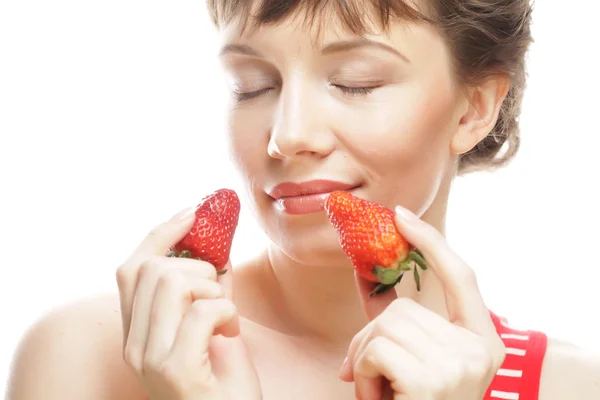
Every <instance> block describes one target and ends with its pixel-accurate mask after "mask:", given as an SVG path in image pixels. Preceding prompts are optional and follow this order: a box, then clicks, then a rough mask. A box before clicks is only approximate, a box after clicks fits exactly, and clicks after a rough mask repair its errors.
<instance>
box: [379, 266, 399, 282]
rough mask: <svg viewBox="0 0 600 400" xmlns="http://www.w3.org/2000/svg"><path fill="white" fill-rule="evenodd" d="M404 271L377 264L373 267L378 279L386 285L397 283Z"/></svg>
mask: <svg viewBox="0 0 600 400" xmlns="http://www.w3.org/2000/svg"><path fill="white" fill-rule="evenodd" d="M403 273H404V271H402V270H401V269H395V268H385V267H382V266H380V265H376V266H375V268H373V275H375V278H377V280H378V281H379V282H380V283H382V284H384V285H395V284H396V282H397V281H398V276H400V275H402V274H403Z"/></svg>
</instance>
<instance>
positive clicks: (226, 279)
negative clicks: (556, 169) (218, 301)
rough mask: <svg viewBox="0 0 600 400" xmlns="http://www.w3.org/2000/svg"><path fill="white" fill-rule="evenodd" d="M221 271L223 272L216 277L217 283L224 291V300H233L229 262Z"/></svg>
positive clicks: (231, 272) (231, 269) (231, 273)
mask: <svg viewBox="0 0 600 400" xmlns="http://www.w3.org/2000/svg"><path fill="white" fill-rule="evenodd" d="M223 271H225V272H224V273H222V274H219V275H218V277H217V282H219V283H220V284H221V285H222V286H223V288H224V289H225V298H226V299H229V300H233V268H232V267H231V261H227V264H225V267H223Z"/></svg>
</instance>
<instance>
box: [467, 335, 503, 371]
mask: <svg viewBox="0 0 600 400" xmlns="http://www.w3.org/2000/svg"><path fill="white" fill-rule="evenodd" d="M495 364H496V363H495V361H494V356H493V353H492V352H491V351H490V349H489V348H488V346H487V345H486V344H485V343H483V342H481V341H478V342H474V343H473V344H472V347H471V356H470V357H469V358H468V359H467V361H466V365H465V375H467V376H468V377H469V378H479V377H482V376H489V375H490V374H493V373H495V369H496V365H495Z"/></svg>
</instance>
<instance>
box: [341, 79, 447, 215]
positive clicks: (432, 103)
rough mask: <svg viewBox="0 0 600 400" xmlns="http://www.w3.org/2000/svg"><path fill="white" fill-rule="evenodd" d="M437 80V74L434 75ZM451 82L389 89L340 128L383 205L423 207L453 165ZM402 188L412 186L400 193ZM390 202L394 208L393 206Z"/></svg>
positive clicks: (418, 84) (416, 84)
mask: <svg viewBox="0 0 600 400" xmlns="http://www.w3.org/2000/svg"><path fill="white" fill-rule="evenodd" d="M429 76H431V75H429ZM448 82H449V81H448V80H445V79H443V78H441V77H440V78H439V79H438V80H434V79H431V80H428V81H425V82H423V81H421V82H411V83H406V84H405V85H404V86H399V87H391V88H389V89H384V90H385V92H382V93H381V94H380V95H379V98H378V99H376V101H373V102H370V103H369V105H368V106H367V107H363V108H361V109H359V111H358V112H355V113H346V116H345V118H344V119H342V118H337V120H338V121H345V122H344V123H343V124H342V125H338V127H339V132H338V135H339V136H340V137H341V138H343V140H344V143H345V145H346V150H347V151H348V152H349V153H350V154H351V155H352V156H353V158H355V159H356V161H357V162H358V163H359V164H360V165H361V166H362V167H363V168H364V169H365V172H366V173H367V174H368V175H369V176H370V177H371V179H372V180H373V181H374V182H373V183H375V184H376V186H377V189H375V190H377V191H386V190H387V191H389V193H378V194H377V197H381V199H380V200H381V201H385V202H390V203H391V204H393V203H396V202H399V199H398V198H397V197H398V196H402V197H403V198H402V199H401V200H400V202H401V203H402V204H403V205H405V206H407V207H411V208H413V210H415V211H416V210H417V209H421V208H423V207H424V206H425V205H426V203H427V202H428V200H429V199H431V197H432V196H434V195H435V192H436V191H437V188H438V187H439V183H440V180H441V179H442V177H443V176H444V175H445V172H446V170H447V166H448V165H449V161H451V157H452V155H451V153H450V140H451V137H452V133H453V129H454V123H453V119H454V118H453V117H454V115H455V112H454V110H455V98H456V97H455V95H454V92H453V90H452V88H451V86H450V84H449V83H448ZM399 188H400V189H401V188H411V190H410V194H409V193H406V194H399ZM391 204H390V205H391Z"/></svg>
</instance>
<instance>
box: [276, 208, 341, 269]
mask: <svg viewBox="0 0 600 400" xmlns="http://www.w3.org/2000/svg"><path fill="white" fill-rule="evenodd" d="M266 233H267V236H268V237H269V239H270V240H271V242H273V244H274V245H275V246H276V247H277V248H278V249H279V250H280V251H282V252H283V253H284V254H285V255H287V256H288V257H290V258H291V259H292V260H294V261H296V262H298V263H300V264H305V265H313V266H326V265H331V266H340V265H344V266H345V265H346V264H347V265H348V266H350V261H349V259H348V257H347V256H346V254H345V253H344V251H343V250H342V248H341V246H340V241H339V236H338V234H337V232H336V231H335V229H334V228H333V226H331V224H330V223H329V220H328V218H327V216H326V215H325V213H324V212H322V213H315V214H312V215H310V216H303V218H293V219H286V221H281V220H280V221H278V223H277V224H276V225H271V226H270V227H267V230H266Z"/></svg>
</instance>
